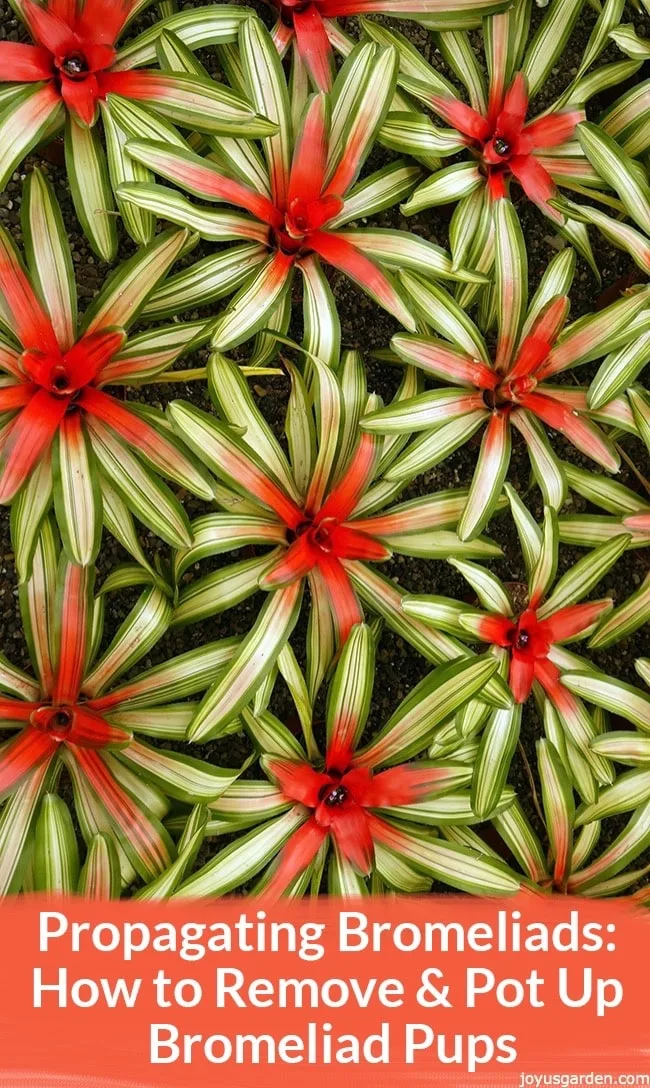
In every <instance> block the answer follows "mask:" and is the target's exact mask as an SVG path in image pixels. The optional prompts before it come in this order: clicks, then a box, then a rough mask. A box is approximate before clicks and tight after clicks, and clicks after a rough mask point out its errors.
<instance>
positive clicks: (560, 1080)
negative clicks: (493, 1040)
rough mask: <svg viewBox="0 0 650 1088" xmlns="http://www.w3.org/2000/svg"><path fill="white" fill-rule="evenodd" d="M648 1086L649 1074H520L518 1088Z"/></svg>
mask: <svg viewBox="0 0 650 1088" xmlns="http://www.w3.org/2000/svg"><path fill="white" fill-rule="evenodd" d="M641 1084H647V1085H650V1073H618V1074H617V1073H520V1075H519V1081H518V1085H519V1088H546V1086H547V1085H555V1086H558V1088H569V1086H573V1085H585V1086H586V1085H628V1086H629V1085H633V1086H637V1085H641Z"/></svg>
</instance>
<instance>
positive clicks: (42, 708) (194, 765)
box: [0, 518, 240, 895]
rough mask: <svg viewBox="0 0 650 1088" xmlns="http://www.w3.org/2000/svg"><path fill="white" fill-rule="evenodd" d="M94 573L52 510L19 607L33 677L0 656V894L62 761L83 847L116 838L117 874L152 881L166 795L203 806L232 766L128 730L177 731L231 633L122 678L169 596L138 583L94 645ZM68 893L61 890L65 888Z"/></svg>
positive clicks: (224, 653)
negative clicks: (131, 599) (61, 535)
mask: <svg viewBox="0 0 650 1088" xmlns="http://www.w3.org/2000/svg"><path fill="white" fill-rule="evenodd" d="M93 583H94V571H93V568H92V567H88V566H86V567H80V566H78V565H76V564H74V563H71V562H69V560H68V559H67V558H66V557H65V555H64V554H62V553H60V548H59V545H58V540H57V535H56V532H55V529H54V525H53V522H52V521H51V519H49V518H46V519H45V521H44V523H43V525H42V528H41V532H40V534H39V537H38V540H37V543H36V550H35V554H34V561H33V566H32V573H31V575H30V577H29V579H28V580H27V581H26V582H24V583H23V584H22V585H21V587H20V608H21V615H22V620H23V625H24V629H25V633H26V636H27V642H28V648H29V652H30V656H31V659H32V665H33V669H34V677H32V676H30V675H29V674H28V673H26V672H24V671H23V670H22V669H19V668H17V667H16V666H15V665H12V664H11V663H10V662H9V661H8V659H7V658H6V657H5V656H4V655H0V690H1V691H2V693H3V694H2V696H1V697H0V730H2V731H3V732H5V731H10V733H14V734H15V735H14V736H13V737H11V739H9V740H7V741H6V743H5V744H3V745H2V747H0V800H3V801H5V804H4V807H3V808H2V811H1V812H0V894H2V895H4V894H7V892H9V891H16V890H18V889H19V888H20V885H21V881H22V869H23V866H24V863H25V861H26V857H27V854H26V851H27V849H28V842H29V839H30V835H31V832H32V830H33V827H34V820H35V818H36V815H37V812H38V807H39V803H40V800H41V798H42V796H43V794H44V793H47V792H48V791H51V790H52V788H53V787H55V786H56V783H57V781H58V778H59V776H60V774H61V772H62V770H63V769H65V771H66V773H67V775H68V777H69V779H70V781H71V784H72V788H73V792H74V801H75V810H76V814H77V819H78V822H79V826H80V829H81V832H82V835H83V837H84V839H85V840H86V842H87V843H88V844H89V845H90V843H91V842H92V840H93V838H94V836H95V835H96V834H98V833H101V834H107V835H109V836H110V837H111V838H112V839H113V840H114V844H115V847H116V849H117V852H118V855H119V858H120V867H121V874H122V883H123V884H127V883H131V882H132V881H133V880H134V879H135V878H136V875H137V877H139V878H140V879H141V880H144V881H146V882H149V881H150V880H152V879H154V878H156V877H157V876H159V875H160V874H161V873H162V872H164V871H165V870H166V869H167V868H168V867H169V865H170V864H171V863H172V861H173V859H174V857H175V850H174V847H173V844H172V841H171V839H170V837H169V835H168V834H167V833H166V831H165V830H164V828H163V827H162V824H161V822H160V821H161V819H162V818H163V817H164V816H165V815H166V813H167V812H168V810H169V807H170V804H169V801H168V800H167V799H168V798H174V799H176V800H178V801H183V802H185V803H189V804H192V803H195V802H199V803H206V802H207V801H213V800H214V799H215V798H217V797H218V796H219V795H220V794H221V793H222V792H223V791H224V790H225V789H226V788H227V787H228V786H229V785H231V784H232V783H233V782H234V781H235V779H236V778H237V777H238V775H239V774H240V771H239V770H226V769H223V768H220V767H216V766H214V765H213V764H210V763H205V762H202V761H201V760H198V759H194V758H192V757H189V756H186V755H182V754H180V753H177V752H172V751H167V750H163V749H160V748H157V747H154V746H153V745H151V744H149V743H147V741H146V740H141V739H138V738H136V737H134V733H141V734H142V735H143V736H144V737H150V738H157V739H160V740H163V741H170V740H182V739H183V738H184V736H185V731H186V729H187V725H188V722H189V721H190V719H191V717H192V713H193V711H194V709H195V704H193V703H192V702H186V701H184V700H186V699H187V698H188V696H192V695H194V694H196V693H197V692H200V691H203V690H205V687H206V686H207V685H208V684H209V683H210V682H211V680H212V678H213V676H214V674H215V671H216V672H218V671H219V670H220V669H223V667H224V665H225V664H226V662H227V661H228V660H229V659H230V657H231V656H232V654H233V652H234V650H235V645H236V641H235V640H233V639H226V640H223V641H222V642H215V643H211V644H209V645H206V646H204V647H202V648H201V649H199V650H192V651H189V652H188V653H185V654H182V655H180V656H179V657H175V658H171V659H170V660H169V661H165V662H164V663H163V664H161V665H157V666H155V667H154V668H151V669H148V670H147V671H145V672H142V673H141V674H140V675H139V676H136V677H135V678H133V679H128V680H124V679H123V677H124V675H125V674H126V673H127V672H128V671H129V670H131V669H132V668H133V666H134V665H135V664H136V663H137V662H138V661H140V660H141V659H142V658H143V657H144V656H145V655H146V654H148V653H150V652H151V650H152V649H153V647H154V646H155V645H156V643H158V642H159V640H160V639H161V637H162V636H163V635H164V634H165V632H166V631H167V629H168V627H169V623H170V620H171V617H172V606H171V603H170V601H169V599H168V597H167V596H166V595H165V594H164V593H163V592H162V591H161V590H160V589H158V588H157V587H151V588H149V589H146V590H145V591H144V592H143V593H142V595H141V597H140V599H139V600H138V601H137V603H136V604H135V605H134V607H133V608H132V610H131V611H130V613H129V614H128V615H127V617H126V619H125V620H124V622H123V623H122V624H121V626H120V628H119V630H118V631H117V632H116V634H115V636H114V638H113V639H112V641H111V643H110V645H108V646H107V647H106V648H105V649H103V650H102V649H101V647H102V637H103V628H104V623H103V615H104V597H103V595H102V594H101V593H100V595H99V596H97V597H93ZM69 890H70V889H69Z"/></svg>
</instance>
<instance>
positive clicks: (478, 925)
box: [0, 896, 650, 1088]
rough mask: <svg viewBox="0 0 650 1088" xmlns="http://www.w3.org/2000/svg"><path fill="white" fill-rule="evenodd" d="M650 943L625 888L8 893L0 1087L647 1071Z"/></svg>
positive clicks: (451, 1079)
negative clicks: (211, 896)
mask: <svg viewBox="0 0 650 1088" xmlns="http://www.w3.org/2000/svg"><path fill="white" fill-rule="evenodd" d="M649 950H650V927H649V926H648V915H647V914H645V913H640V912H635V911H634V910H633V909H632V908H631V907H630V906H629V905H628V904H626V903H624V902H622V901H619V902H609V903H608V902H589V901H587V900H580V901H579V900H572V899H567V898H560V897H558V898H554V899H550V898H549V899H547V898H542V897H539V898H538V897H535V898H532V897H522V898H520V899H519V900H516V901H515V900H507V901H492V900H490V901H479V900H475V899H469V898H455V897H451V896H450V897H446V896H445V897H428V898H425V899H399V900H397V899H392V900H388V899H387V900H380V899H372V900H354V901H347V902H345V903H338V902H335V901H334V900H331V899H330V900H318V901H316V902H313V903H301V904H281V905H280V906H278V907H276V908H273V909H269V910H265V909H261V908H260V906H259V902H258V901H254V900H247V899H229V900H219V901H216V902H214V903H212V904H206V903H205V902H197V903H187V902H183V903H182V904H180V903H179V904H178V905H177V904H173V903H171V904H170V903H165V904H160V905H154V904H138V903H135V902H128V901H124V902H118V903H96V902H89V901H83V900H80V899H69V900H68V899H66V900H63V899H50V900H43V899H37V898H31V899H30V898H26V899H20V900H14V901H5V902H4V903H3V904H1V905H0V963H1V965H2V988H1V991H0V1044H1V1045H0V1085H3V1086H5V1085H6V1086H11V1088H16V1086H18V1085H25V1086H29V1088H38V1086H45V1085H52V1086H54V1085H56V1086H57V1088H63V1086H65V1088H68V1086H70V1088H72V1086H77V1085H79V1088H105V1086H106V1088H107V1086H112V1088H163V1086H167V1085H170V1086H172V1085H173V1086H174V1088H185V1086H187V1088H190V1086H191V1088H202V1086H204V1085H205V1086H208V1085H210V1086H212V1085H214V1084H216V1083H219V1084H223V1085H224V1086H227V1088H257V1086H259V1085H263V1086H274V1085H282V1088H292V1086H294V1085H295V1086H298V1085H300V1088H304V1085H305V1084H306V1083H307V1084H308V1085H309V1086H310V1088H320V1086H321V1085H323V1086H324V1085H334V1084H338V1083H339V1082H340V1079H341V1077H344V1078H345V1079H346V1082H347V1083H352V1084H354V1085H361V1086H366V1085H368V1086H369V1085H372V1086H373V1088H378V1086H382V1085H386V1086H388V1085H390V1086H394V1085H402V1084H404V1085H411V1084H412V1085H414V1086H415V1085H423V1084H433V1083H438V1082H440V1083H443V1084H446V1085H459V1086H461V1085H462V1086H463V1088H465V1086H467V1085H468V1084H475V1085H476V1086H477V1088H479V1086H481V1088H482V1086H484V1085H499V1086H501V1085H513V1086H516V1085H518V1086H521V1088H526V1086H528V1085H530V1086H534V1088H542V1086H543V1085H546V1084H558V1085H563V1084H566V1085H569V1084H615V1085H616V1084H627V1085H633V1084H647V1085H650V1016H649V1015H648V998H647V974H648V965H649V963H650V957H649ZM580 1078H582V1079H580Z"/></svg>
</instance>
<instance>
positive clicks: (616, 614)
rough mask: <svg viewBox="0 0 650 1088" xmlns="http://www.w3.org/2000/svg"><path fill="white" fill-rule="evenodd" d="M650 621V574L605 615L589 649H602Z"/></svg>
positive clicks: (626, 636) (591, 640)
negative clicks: (625, 598)
mask: <svg viewBox="0 0 650 1088" xmlns="http://www.w3.org/2000/svg"><path fill="white" fill-rule="evenodd" d="M646 623H650V574H647V575H646V577H645V579H644V581H643V582H642V584H641V585H640V586H639V588H638V589H637V590H636V591H635V592H634V593H632V594H631V596H629V597H628V598H627V600H626V601H624V603H623V604H622V605H620V606H619V607H618V608H615V609H614V611H613V612H612V613H610V615H609V616H606V617H605V619H604V620H603V622H602V623H601V624H600V626H599V627H598V629H597V630H596V632H595V634H593V635H592V636H591V639H590V641H589V649H590V650H604V649H605V648H606V647H608V646H611V645H612V644H613V643H615V642H619V641H620V640H621V639H624V638H629V637H630V635H632V634H634V632H635V631H638V630H639V628H640V627H643V625H644V624H646Z"/></svg>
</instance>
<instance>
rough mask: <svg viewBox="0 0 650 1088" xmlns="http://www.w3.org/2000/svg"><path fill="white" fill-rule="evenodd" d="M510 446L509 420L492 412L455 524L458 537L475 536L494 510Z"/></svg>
mask: <svg viewBox="0 0 650 1088" xmlns="http://www.w3.org/2000/svg"><path fill="white" fill-rule="evenodd" d="M510 448H511V437H510V421H509V419H508V417H507V416H505V415H503V414H501V413H496V412H495V413H493V414H492V416H491V418H490V420H489V422H488V426H487V429H486V431H485V434H484V436H483V441H482V443H481V449H480V451H479V455H478V462H477V465H476V468H475V470H474V476H473V478H472V484H471V487H470V491H469V496H468V499H467V506H466V507H465V510H464V512H463V516H462V517H461V519H460V521H459V523H458V535H459V537H460V538H461V540H471V539H472V538H473V537H476V536H478V535H479V533H480V532H481V530H482V529H483V528H484V527H485V525H486V524H487V523H488V521H489V520H490V518H491V517H492V515H493V513H494V511H495V510H496V507H497V503H498V501H499V497H500V495H501V491H502V489H503V484H504V482H505V478H506V475H507V472H508V467H509V465H510Z"/></svg>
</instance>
